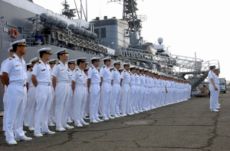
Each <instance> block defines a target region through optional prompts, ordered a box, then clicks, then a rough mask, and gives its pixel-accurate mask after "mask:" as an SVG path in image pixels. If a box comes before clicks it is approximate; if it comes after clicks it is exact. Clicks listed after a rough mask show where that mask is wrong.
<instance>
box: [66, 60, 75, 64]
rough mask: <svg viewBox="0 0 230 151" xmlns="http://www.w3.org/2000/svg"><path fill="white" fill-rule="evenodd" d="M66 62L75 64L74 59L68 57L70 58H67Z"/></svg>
mask: <svg viewBox="0 0 230 151" xmlns="http://www.w3.org/2000/svg"><path fill="white" fill-rule="evenodd" d="M68 64H76V59H70V60H68Z"/></svg>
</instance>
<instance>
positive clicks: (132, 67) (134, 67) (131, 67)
mask: <svg viewBox="0 0 230 151" xmlns="http://www.w3.org/2000/svg"><path fill="white" fill-rule="evenodd" d="M129 68H130V69H136V68H137V67H136V66H133V65H131V66H130V67H129Z"/></svg>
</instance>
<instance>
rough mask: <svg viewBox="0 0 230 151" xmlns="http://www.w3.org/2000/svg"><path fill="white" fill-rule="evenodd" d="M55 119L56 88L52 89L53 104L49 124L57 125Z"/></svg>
mask: <svg viewBox="0 0 230 151" xmlns="http://www.w3.org/2000/svg"><path fill="white" fill-rule="evenodd" d="M55 119H56V118H55V93H54V88H53V87H52V103H51V106H50V112H49V123H55Z"/></svg>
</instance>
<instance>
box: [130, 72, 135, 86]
mask: <svg viewBox="0 0 230 151" xmlns="http://www.w3.org/2000/svg"><path fill="white" fill-rule="evenodd" d="M130 85H131V86H135V85H136V74H134V73H131V74H130Z"/></svg>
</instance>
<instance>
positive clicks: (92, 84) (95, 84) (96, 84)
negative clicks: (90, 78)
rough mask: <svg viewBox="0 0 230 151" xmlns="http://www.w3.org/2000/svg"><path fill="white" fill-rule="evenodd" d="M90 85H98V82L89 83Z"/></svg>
mask: <svg viewBox="0 0 230 151" xmlns="http://www.w3.org/2000/svg"><path fill="white" fill-rule="evenodd" d="M91 84H92V85H99V84H100V83H91Z"/></svg>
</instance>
